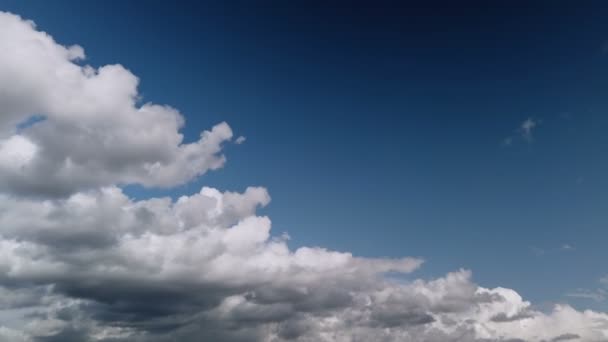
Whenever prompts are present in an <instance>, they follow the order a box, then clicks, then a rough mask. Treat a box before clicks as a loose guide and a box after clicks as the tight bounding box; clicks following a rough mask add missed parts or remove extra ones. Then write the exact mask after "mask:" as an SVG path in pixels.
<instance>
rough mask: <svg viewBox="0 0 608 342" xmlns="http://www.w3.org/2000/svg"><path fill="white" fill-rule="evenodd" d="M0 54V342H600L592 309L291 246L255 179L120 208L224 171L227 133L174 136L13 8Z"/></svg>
mask: <svg viewBox="0 0 608 342" xmlns="http://www.w3.org/2000/svg"><path fill="white" fill-rule="evenodd" d="M0 49H2V51H4V53H2V54H0V76H1V77H0V90H1V91H0V108H2V109H3V113H2V116H1V117H0V184H2V186H1V187H0V213H1V215H0V318H1V323H0V341H9V342H15V341H28V342H38V341H106V342H109V341H114V342H116V341H159V342H161V341H175V340H179V341H201V340H206V341H260V342H281V341H300V342H306V341H315V342H323V341H327V342H330V341H331V342H342V341H344V342H347V341H348V342H354V341H379V342H392V341H507V340H514V339H523V340H527V341H551V340H553V341H557V340H564V339H568V338H575V337H576V338H579V339H580V340H584V341H596V340H597V341H600V340H606V339H608V315H606V314H604V313H598V312H593V311H582V312H581V311H577V310H575V309H573V308H572V307H570V306H567V305H557V306H556V307H555V308H554V309H553V310H552V311H551V312H540V311H537V310H535V309H534V307H533V305H532V304H531V303H529V302H527V301H525V300H523V299H522V298H521V297H520V296H519V294H517V293H516V292H515V291H513V290H510V289H505V288H494V289H488V288H483V287H480V286H478V285H477V284H475V283H474V282H473V281H472V279H471V272H470V271H467V270H459V271H456V272H452V273H449V274H447V275H445V276H443V277H439V278H437V279H432V280H422V279H415V278H413V277H412V276H411V274H410V273H411V272H413V271H415V270H416V269H417V268H419V267H420V266H421V264H422V262H423V261H422V260H421V259H418V258H397V259H389V258H362V257H357V256H353V255H352V254H351V253H347V252H338V251H332V250H328V249H324V248H321V247H300V248H297V249H292V248H290V247H289V246H288V244H287V237H286V236H285V237H273V235H272V234H271V220H270V219H269V218H268V217H265V216H260V215H258V214H257V212H256V210H257V209H258V208H259V207H263V206H265V205H267V204H268V203H269V202H270V196H269V195H268V192H267V191H266V189H264V188H261V187H249V188H247V189H246V190H245V191H244V192H243V193H237V192H221V191H219V190H217V189H213V188H209V187H204V188H202V189H201V191H200V192H199V193H197V194H192V195H190V196H182V197H180V198H178V199H177V200H175V201H173V200H171V199H170V198H149V199H146V200H138V201H136V200H133V199H130V198H128V197H127V196H126V195H125V194H124V193H123V191H122V189H121V188H120V185H122V184H127V183H137V184H142V185H144V186H173V185H176V184H180V183H183V182H186V181H188V180H190V179H192V178H193V177H196V176H197V175H200V174H202V173H204V172H206V171H208V170H210V169H215V168H218V167H220V166H222V165H223V163H224V157H223V156H222V155H221V145H222V143H223V142H225V141H228V140H230V139H231V137H232V132H231V130H230V128H229V126H228V125H227V124H224V123H222V124H219V125H217V126H215V127H214V128H213V129H211V130H210V131H208V132H204V133H203V134H202V135H201V139H200V140H199V141H196V142H193V143H187V144H184V143H183V138H182V135H181V134H180V133H179V130H180V128H181V127H182V125H183V124H184V121H183V118H182V116H181V115H180V114H179V113H178V112H177V111H176V110H175V109H172V108H170V107H166V106H158V105H152V104H145V105H143V106H137V105H136V98H137V96H138V95H137V83H138V80H137V78H136V77H135V76H134V75H133V74H131V73H130V72H129V71H127V70H126V69H124V68H123V67H121V66H118V65H113V66H104V67H101V68H98V69H94V68H92V67H88V66H84V67H83V66H81V64H78V63H76V60H82V59H83V58H84V50H83V49H82V48H80V47H77V46H75V47H64V46H61V45H58V44H57V43H55V42H54V41H53V40H52V38H51V37H50V36H48V35H46V34H44V33H42V32H40V31H37V30H36V29H35V27H34V26H33V24H32V23H31V22H27V21H24V20H22V19H20V18H19V17H17V16H14V15H11V14H6V13H1V14H0ZM39 116H42V117H44V119H43V120H38V122H35V123H31V124H27V125H23V124H22V123H23V122H25V121H27V120H28V118H30V117H39ZM18 127H21V128H20V129H19V128H18ZM532 129H533V126H532V127H529V132H530V134H531V132H532ZM237 141H238V139H237ZM51 195H54V196H51ZM412 238H414V237H412ZM391 272H396V273H400V274H403V275H404V276H403V277H399V278H400V279H401V280H395V279H394V277H387V276H386V274H387V273H391Z"/></svg>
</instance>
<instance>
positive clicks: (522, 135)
mask: <svg viewBox="0 0 608 342" xmlns="http://www.w3.org/2000/svg"><path fill="white" fill-rule="evenodd" d="M541 122H542V121H541V120H539V119H535V118H532V117H529V118H527V119H526V120H524V121H523V122H522V123H521V124H519V126H518V127H517V128H516V129H515V131H514V133H513V134H512V135H510V136H508V137H506V138H504V139H503V141H502V145H503V146H511V145H513V143H515V142H516V141H518V140H519V141H524V142H526V143H531V142H533V141H534V131H535V130H536V128H537V127H538V126H539V125H540V124H541Z"/></svg>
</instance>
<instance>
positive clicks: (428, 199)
mask: <svg viewBox="0 0 608 342" xmlns="http://www.w3.org/2000/svg"><path fill="white" fill-rule="evenodd" d="M0 8H1V9H2V10H6V11H10V12H14V13H18V14H20V15H21V16H23V17H24V18H28V19H32V20H34V21H35V22H36V24H37V26H38V28H39V29H40V30H43V31H46V32H52V35H53V37H54V38H55V39H56V40H57V41H58V42H59V43H61V44H66V45H70V44H75V43H77V44H79V45H81V46H83V47H84V48H85V49H86V51H87V60H86V62H87V63H89V64H91V65H93V66H100V65H104V64H108V63H120V64H122V65H124V66H125V67H126V68H128V69H129V70H131V71H132V72H133V73H134V74H135V75H137V76H138V77H139V78H140V80H141V84H140V94H141V95H142V97H143V98H142V101H143V102H147V101H154V102H155V103H163V104H164V103H166V104H170V105H171V106H173V107H175V108H178V109H179V110H180V111H181V113H182V114H183V115H184V116H185V117H186V120H187V123H188V124H187V125H186V127H185V131H184V133H185V134H186V137H187V138H186V139H187V140H188V141H192V140H195V139H196V137H197V134H198V132H199V131H201V130H204V129H207V128H208V127H210V126H211V125H213V124H216V123H219V122H222V121H227V122H228V123H230V125H231V127H232V129H233V130H234V131H235V134H236V135H237V136H238V135H243V136H245V137H246V141H245V142H244V143H243V144H241V145H238V146H237V145H230V146H228V147H227V150H226V155H227V158H228V162H227V164H226V165H225V166H224V168H223V169H222V170H221V171H217V172H210V173H207V174H205V175H204V176H202V177H200V178H199V179H197V180H196V181H194V182H191V183H188V184H187V185H185V186H182V187H178V188H176V189H171V190H159V189H152V190H150V189H143V188H141V187H129V188H128V189H127V190H128V193H129V194H130V195H131V196H134V197H146V196H149V195H151V194H154V195H159V194H167V195H172V196H177V195H181V194H183V193H194V192H197V191H198V190H199V189H200V187H201V186H203V185H209V186H214V187H217V188H219V189H227V190H235V191H236V190H238V191H242V190H243V189H244V188H245V187H246V186H248V185H252V184H253V185H261V186H265V187H267V188H268V190H269V192H270V195H271V196H272V202H271V204H270V205H269V206H268V207H267V208H265V209H264V210H263V211H262V212H263V213H265V214H268V215H269V216H270V217H272V220H273V232H274V234H277V235H278V234H280V232H283V231H286V232H288V233H289V235H290V236H291V241H290V245H291V246H294V247H297V246H302V245H306V246H311V245H313V246H317V245H318V246H324V247H328V248H331V249H337V250H342V251H351V252H352V253H354V254H357V255H362V256H370V257H400V256H404V255H412V256H419V257H422V258H424V259H425V260H426V263H425V265H424V267H423V268H422V269H421V270H419V271H417V273H416V274H417V275H419V276H420V275H421V276H423V277H433V276H439V275H442V274H444V273H445V272H448V271H451V270H454V269H458V268H461V267H462V268H467V269H472V270H473V272H474V278H475V280H476V281H477V282H479V283H481V284H484V285H485V286H488V287H492V286H499V285H500V286H505V287H510V288H515V289H517V290H518V291H519V292H520V293H521V294H522V295H524V297H526V298H530V299H532V300H534V301H535V302H537V303H545V302H561V301H568V302H571V303H573V304H575V305H576V306H578V307H582V308H586V307H591V308H596V309H602V310H606V309H608V307H607V306H606V303H605V302H595V301H587V300H580V299H574V298H571V297H568V296H566V294H568V293H572V292H573V291H575V290H576V289H579V288H585V289H594V288H597V287H599V286H600V284H599V279H600V278H601V277H602V276H604V275H606V274H608V268H606V265H605V264H606V263H605V260H606V259H607V257H608V249H607V248H606V246H605V244H606V241H608V233H607V230H606V228H607V223H608V222H607V221H608V215H607V214H606V213H608V181H607V179H606V175H607V174H608V160H607V158H606V156H607V152H608V135H607V134H606V132H607V130H608V116H607V115H606V112H607V110H608V102H607V97H606V89H608V87H607V86H608V50H607V46H608V45H607V41H608V21H607V20H605V18H606V15H607V14H608V6H607V5H606V4H605V3H603V2H599V1H597V2H585V3H583V4H581V5H580V7H577V8H574V7H572V6H568V5H566V3H565V2H561V3H559V2H557V3H553V6H551V7H548V6H547V5H546V4H542V3H536V4H530V3H526V2H518V3H517V4H516V5H511V4H510V5H509V6H506V5H505V6H500V5H496V7H488V6H487V4H486V5H485V6H482V3H469V5H468V6H462V7H459V8H457V7H451V6H450V5H445V4H444V6H443V8H442V9H438V7H437V6H429V7H428V8H422V7H417V6H403V7H401V8H398V7H396V6H395V4H392V5H390V4H386V6H384V5H383V6H380V5H378V7H374V8H369V6H367V7H366V6H363V5H361V6H355V5H347V4H342V5H339V4H338V3H334V5H332V6H329V7H328V6H325V7H324V6H322V5H321V3H320V2H319V3H316V2H314V3H307V4H305V3H303V2H302V3H300V2H299V3H297V4H294V3H290V4H288V3H282V4H281V3H280V2H268V3H257V4H254V3H253V2H242V3H240V2H228V3H221V2H204V3H194V2H191V3H188V2H185V3H182V4H180V5H178V6H170V5H169V4H168V3H167V2H161V1H151V2H148V1H146V2H144V1H134V2H119V1H109V2H108V1H92V2H82V3H79V2H74V1H70V2H67V1H55V2H53V5H52V7H51V6H49V4H48V3H46V2H43V1H38V2H20V1H0ZM529 119H530V120H532V121H533V122H534V123H535V126H534V127H533V128H531V129H530V133H529V134H530V135H529V136H528V137H527V136H526V135H525V134H524V132H523V131H522V128H521V127H522V124H523V123H524V122H525V121H526V120H529ZM506 139H510V141H511V143H510V144H507V143H505V142H506ZM566 245H567V246H570V247H571V248H565V246H566Z"/></svg>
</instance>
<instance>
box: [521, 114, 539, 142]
mask: <svg viewBox="0 0 608 342" xmlns="http://www.w3.org/2000/svg"><path fill="white" fill-rule="evenodd" d="M538 124H539V121H536V120H534V119H533V118H527V119H526V120H525V121H524V122H522V123H521V126H520V127H519V132H520V134H521V136H522V138H524V140H526V141H532V138H533V137H532V131H533V130H534V128H536V126H538Z"/></svg>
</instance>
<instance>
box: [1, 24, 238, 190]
mask: <svg viewBox="0 0 608 342" xmlns="http://www.w3.org/2000/svg"><path fill="white" fill-rule="evenodd" d="M0 50H2V51H5V53H2V55H1V56H0V75H1V76H2V78H1V79H0V103H1V104H2V116H0V156H1V157H0V184H1V185H0V186H1V188H2V190H4V191H10V192H14V193H18V194H32V195H37V196H40V195H47V196H48V195H55V196H56V195H67V194H71V193H73V192H75V191H77V190H79V189H87V188H95V187H98V186H104V185H105V186H107V185H113V184H142V185H144V186H160V187H170V186H174V185H178V184H181V183H184V182H187V181H188V180H190V179H192V178H194V177H196V176H199V175H201V174H203V173H205V172H206V171H208V170H212V169H217V168H219V167H221V166H222V165H223V164H224V156H223V155H221V145H222V143H223V142H225V141H228V140H229V139H231V137H232V131H231V129H230V127H229V126H228V125H227V124H226V123H221V124H218V125H216V126H214V127H213V128H212V129H211V130H210V131H205V132H203V133H201V136H200V140H198V141H195V142H192V143H184V142H183V136H182V134H181V133H179V130H180V129H181V127H182V126H183V124H184V119H183V117H182V116H181V115H180V113H179V112H178V111H177V110H175V109H173V108H171V107H168V106H161V105H156V104H152V103H145V104H143V105H139V104H138V100H139V97H138V92H137V85H138V82H139V80H138V79H137V77H136V76H135V75H133V74H132V73H131V72H129V71H128V70H127V69H125V68H124V67H123V66H121V65H106V66H102V67H100V68H93V67H91V66H88V65H81V64H80V61H81V60H82V59H84V57H85V55H84V50H83V49H82V48H81V47H79V46H71V47H65V46H62V45H60V44H57V43H56V42H55V41H54V40H53V39H52V38H51V37H50V36H49V35H47V34H45V33H44V32H40V31H37V30H36V29H35V26H34V24H33V23H32V22H29V21H24V20H22V19H20V18H19V17H18V16H15V15H12V14H7V13H0ZM32 118H39V119H38V120H32ZM24 123H25V124H24Z"/></svg>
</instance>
